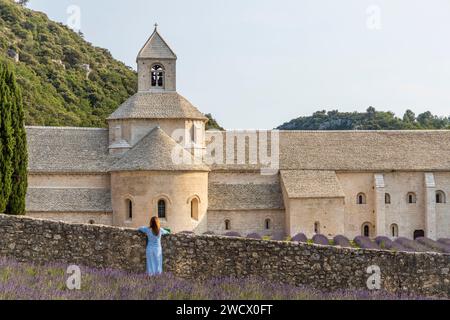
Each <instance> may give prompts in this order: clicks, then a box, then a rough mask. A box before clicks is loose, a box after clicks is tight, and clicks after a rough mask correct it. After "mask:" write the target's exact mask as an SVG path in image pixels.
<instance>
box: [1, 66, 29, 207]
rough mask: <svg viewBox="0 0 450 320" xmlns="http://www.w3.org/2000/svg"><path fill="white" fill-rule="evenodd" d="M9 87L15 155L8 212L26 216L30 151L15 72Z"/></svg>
mask: <svg viewBox="0 0 450 320" xmlns="http://www.w3.org/2000/svg"><path fill="white" fill-rule="evenodd" d="M6 82H7V85H8V86H9V87H10V88H11V94H12V98H13V99H12V110H11V125H12V129H13V134H14V139H15V143H14V153H13V159H12V170H13V172H12V186H11V187H12V188H11V195H10V196H9V200H8V205H7V207H6V212H7V213H10V214H15V215H19V214H25V197H26V194H27V188H28V175H27V167H28V151H27V136H26V131H25V116H24V111H23V102H22V94H21V92H20V89H19V87H18V86H17V83H16V79H15V76H14V73H13V72H10V73H9V78H7V81H6Z"/></svg>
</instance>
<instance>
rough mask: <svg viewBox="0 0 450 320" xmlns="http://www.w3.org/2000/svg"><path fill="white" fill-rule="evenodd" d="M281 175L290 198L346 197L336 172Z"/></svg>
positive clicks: (283, 172)
mask: <svg viewBox="0 0 450 320" xmlns="http://www.w3.org/2000/svg"><path fill="white" fill-rule="evenodd" d="M280 175H281V181H282V183H283V185H284V187H285V189H286V193H287V196H288V197H289V198H294V199H295V198H341V197H344V196H345V195H344V191H343V190H342V187H341V185H340V183H339V180H338V178H337V176H336V172H334V171H319V170H282V171H281V172H280Z"/></svg>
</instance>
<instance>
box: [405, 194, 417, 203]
mask: <svg viewBox="0 0 450 320" xmlns="http://www.w3.org/2000/svg"><path fill="white" fill-rule="evenodd" d="M407 198H408V203H409V204H413V203H416V202H417V197H416V194H415V193H414V192H410V193H408V197H407Z"/></svg>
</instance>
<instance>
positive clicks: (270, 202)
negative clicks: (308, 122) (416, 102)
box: [27, 29, 450, 239]
mask: <svg viewBox="0 0 450 320" xmlns="http://www.w3.org/2000/svg"><path fill="white" fill-rule="evenodd" d="M176 61H177V56H176V55H175V53H174V52H173V51H172V50H171V49H170V47H169V46H168V45H167V43H166V42H165V41H164V40H163V38H162V37H161V36H160V34H159V33H158V31H157V30H156V29H155V31H154V33H153V34H152V35H151V37H150V39H149V40H148V41H147V43H146V44H145V45H144V47H143V48H142V49H141V51H140V52H139V55H138V57H137V64H138V77H139V79H138V87H139V88H138V92H137V93H136V94H135V95H134V96H132V97H130V98H129V99H128V100H127V101H125V102H124V103H123V104H122V105H121V106H119V107H118V109H117V110H116V111H115V112H114V113H113V114H112V115H111V116H110V117H109V118H108V119H107V121H108V128H107V129H95V128H94V129H91V128H53V127H28V128H27V133H28V145H29V157H30V159H29V189H28V194H27V215H29V216H32V217H39V218H46V219H52V220H62V221H69V222H82V223H92V224H104V225H115V226H125V227H138V226H141V225H144V224H148V222H149V220H150V218H151V217H152V216H159V217H160V218H161V220H162V222H163V225H164V226H165V227H168V228H170V229H171V230H172V231H174V232H180V231H194V232H196V233H203V232H206V231H213V232H215V233H217V234H223V233H226V232H228V231H237V232H239V233H241V234H243V235H245V234H248V233H252V232H257V233H260V234H261V235H274V234H283V235H284V236H289V235H291V236H293V235H295V234H296V233H299V232H303V233H305V234H307V235H308V236H310V237H311V236H312V235H314V234H315V233H321V234H324V235H326V236H328V237H332V236H334V235H337V234H343V235H346V236H347V237H354V236H357V235H368V236H370V237H374V236H377V235H385V236H390V237H399V236H404V237H408V238H414V237H419V236H423V235H425V236H428V237H430V238H433V239H437V238H449V237H450V204H449V203H448V201H447V200H448V196H449V192H450V147H449V146H450V131H371V132H368V131H341V132H339V131H314V132H312V131H281V132H278V131H272V132H262V131H261V132H237V131H227V132H218V131H205V125H206V123H207V121H208V120H207V118H206V117H205V116H204V115H203V114H202V113H201V112H200V111H199V110H198V109H197V108H196V107H194V106H193V105H192V104H191V103H190V102H189V101H188V100H186V99H185V98H184V97H182V96H181V95H179V94H178V93H177V91H176ZM239 136H243V137H244V138H243V139H241V142H242V143H241V144H240V143H239ZM267 137H269V138H268V142H267V143H263V142H264V141H265V139H266V138H267ZM254 145H255V146H256V147H254ZM217 146H219V147H222V148H218V147H217ZM230 146H231V147H230ZM230 150H231V151H230ZM240 151H243V153H244V157H243V158H239V152H240ZM263 151H264V152H263ZM266 153H268V154H270V156H271V157H272V160H273V158H275V157H276V166H275V167H271V169H272V170H270V172H266V171H265V170H264V169H265V164H266V163H265V162H264V161H263V160H264V159H263V158H264V157H263V155H264V154H266ZM222 156H223V157H222ZM221 157H222V158H225V161H211V159H212V158H214V159H217V158H221Z"/></svg>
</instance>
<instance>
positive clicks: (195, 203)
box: [191, 198, 198, 220]
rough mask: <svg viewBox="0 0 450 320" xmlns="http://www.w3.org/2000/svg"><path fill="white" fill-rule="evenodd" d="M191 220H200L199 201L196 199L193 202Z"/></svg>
mask: <svg viewBox="0 0 450 320" xmlns="http://www.w3.org/2000/svg"><path fill="white" fill-rule="evenodd" d="M191 218H192V219H194V220H198V199H197V198H194V199H192V200H191Z"/></svg>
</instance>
